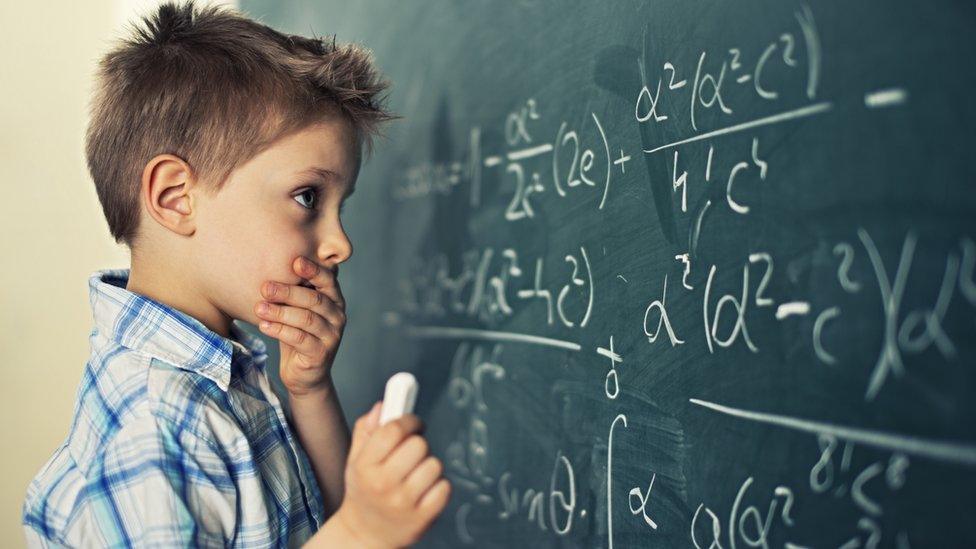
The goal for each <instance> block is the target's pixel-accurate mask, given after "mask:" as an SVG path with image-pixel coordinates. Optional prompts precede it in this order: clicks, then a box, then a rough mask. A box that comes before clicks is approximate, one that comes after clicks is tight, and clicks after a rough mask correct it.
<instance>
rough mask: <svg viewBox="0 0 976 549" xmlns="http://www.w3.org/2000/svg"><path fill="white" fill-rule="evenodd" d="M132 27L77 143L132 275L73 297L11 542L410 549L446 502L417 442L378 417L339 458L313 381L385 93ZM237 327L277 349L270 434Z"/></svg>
mask: <svg viewBox="0 0 976 549" xmlns="http://www.w3.org/2000/svg"><path fill="white" fill-rule="evenodd" d="M143 22H144V23H145V25H144V26H143V27H142V28H137V29H136V32H135V35H134V36H133V37H131V38H130V39H128V40H126V41H124V42H123V43H122V44H120V45H119V46H118V47H117V48H116V49H114V50H113V51H111V52H109V53H108V54H107V55H106V56H105V58H104V59H103V60H102V61H101V64H100V71H99V75H98V86H97V90H96V95H95V97H94V100H93V102H92V105H91V120H90V126H89V129H88V133H87V140H86V154H87V160H88V167H89V170H90V171H91V175H92V178H93V180H94V182H95V185H96V188H97V192H98V197H99V200H100V201H101V204H102V208H103V210H104V213H105V216H106V218H107V220H108V224H109V227H110V230H111V233H112V236H113V237H114V238H115V240H116V242H122V243H124V244H125V245H127V246H128V247H129V249H130V251H131V255H132V264H131V269H115V270H102V271H97V272H95V273H94V274H93V275H92V276H91V278H90V280H89V286H90V298H91V304H92V312H93V317H94V322H95V327H94V329H93V330H92V332H91V334H90V342H91V357H90V359H89V361H88V363H87V365H86V368H85V370H84V373H83V375H82V380H81V384H80V386H79V388H78V393H77V404H76V406H75V411H74V419H73V422H72V425H71V429H70V431H69V433H68V436H67V438H66V440H65V441H64V442H63V444H61V446H60V447H58V448H57V450H56V451H55V452H54V454H53V455H52V456H51V458H50V459H49V460H48V461H47V462H46V463H45V464H44V465H43V467H42V468H41V470H40V471H39V473H38V474H37V476H36V477H35V478H34V479H33V481H32V482H31V484H30V486H29V488H28V490H27V498H26V501H25V503H24V508H23V522H24V525H25V530H26V534H27V538H28V542H29V544H30V545H31V546H52V545H57V546H62V545H67V546H99V547H106V546H111V547H116V546H130V545H136V546H148V545H152V546H165V547H170V546H187V545H193V546H205V547H225V546H234V547H238V546H242V547H243V546H248V547H269V546H288V547H294V546H298V545H301V544H303V543H305V542H306V541H307V540H309V538H311V543H309V545H313V544H314V545H315V546H322V547H400V546H405V545H409V544H412V543H414V542H416V541H418V540H419V539H420V537H421V536H422V534H423V533H424V532H425V531H426V529H427V528H429V526H430V524H431V523H432V522H433V520H434V519H435V518H436V517H437V516H438V514H439V513H440V512H441V511H442V510H443V508H444V507H445V505H446V504H447V500H448V498H449V496H450V491H451V487H450V484H449V483H448V481H447V480H446V479H445V478H443V477H442V472H443V467H442V464H441V462H440V461H439V460H438V459H437V458H435V457H433V456H430V455H428V446H427V443H426V441H425V439H424V438H423V437H422V436H421V435H420V433H421V432H422V428H423V426H422V423H421V422H420V420H419V419H418V418H417V417H416V416H414V415H407V416H404V417H402V418H401V419H399V420H396V421H393V422H391V423H388V424H386V425H384V426H382V427H379V426H378V416H379V413H378V412H379V403H377V405H376V406H374V407H373V409H372V410H371V411H370V412H369V413H368V414H366V415H364V416H363V417H361V418H359V420H357V421H356V425H355V427H354V429H353V432H352V435H351V441H350V434H349V430H348V428H347V427H346V422H345V417H344V415H343V412H342V408H341V407H340V404H339V400H338V397H337V395H336V394H335V387H334V385H333V383H332V376H331V372H330V369H331V366H332V361H333V358H334V357H335V354H336V351H337V349H338V346H339V342H340V340H341V337H342V331H343V328H344V326H345V302H344V300H343V297H342V292H341V291H340V289H339V284H338V280H337V275H338V266H339V264H340V263H342V262H344V261H346V260H347V259H349V256H350V255H351V254H352V246H351V244H350V242H349V240H348V238H347V237H346V234H345V233H344V232H343V229H342V226H341V222H340V217H339V212H340V209H341V206H342V203H343V201H344V200H345V199H346V198H348V196H349V195H350V194H352V191H353V187H354V184H355V181H356V177H357V175H358V171H359V166H360V159H361V150H362V147H363V145H365V146H366V148H367V150H368V149H369V147H370V145H371V139H372V137H373V134H374V133H375V132H376V130H377V128H378V125H379V123H381V122H385V121H387V120H389V119H391V118H393V116H392V115H391V114H390V113H388V112H387V111H386V110H385V109H384V107H383V106H382V104H381V103H382V100H381V98H380V93H381V92H383V91H384V90H385V89H386V87H387V84H386V82H384V81H381V80H380V78H379V76H378V74H377V71H376V69H375V68H374V66H373V64H372V61H371V59H370V56H369V53H368V52H366V51H365V50H362V49H360V48H357V47H355V46H352V45H339V46H337V45H336V44H335V41H334V40H332V41H322V40H320V39H308V38H303V37H300V36H290V35H285V34H281V33H279V32H277V31H275V30H273V29H271V28H269V27H267V26H265V25H262V24H259V23H257V22H255V21H252V20H249V19H247V18H245V17H243V16H242V15H240V14H238V13H236V12H233V11H230V10H228V9H227V8H220V7H215V6H211V7H205V8H201V9H197V8H196V7H195V6H194V5H193V4H192V2H190V3H186V4H183V5H175V4H172V3H169V4H163V5H162V6H160V7H159V8H158V10H157V11H155V12H154V13H153V14H152V15H151V16H149V17H148V18H147V19H146V20H145V21H143ZM262 305H267V306H268V310H267V312H263V310H262V308H261V306H262ZM235 320H241V321H246V322H251V323H254V324H258V325H260V326H261V328H260V329H261V330H262V331H263V333H265V334H267V335H268V336H269V337H271V338H274V339H276V340H278V343H279V345H280V349H281V364H280V374H281V380H282V382H283V384H284V386H285V387H286V388H287V390H288V393H289V395H288V397H289V401H290V403H291V417H288V418H286V416H285V414H284V412H283V409H282V407H281V403H280V402H279V400H278V398H277V396H276V395H275V394H274V392H272V390H271V387H270V385H269V382H268V378H267V376H266V370H265V358H266V353H265V346H264V343H263V342H262V340H261V339H260V338H257V337H254V336H252V335H250V334H248V333H247V332H245V331H244V330H242V329H241V328H240V327H239V326H238V325H237V324H235ZM265 323H266V324H265ZM313 533H314V534H315V535H314V536H313Z"/></svg>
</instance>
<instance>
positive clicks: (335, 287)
mask: <svg viewBox="0 0 976 549" xmlns="http://www.w3.org/2000/svg"><path fill="white" fill-rule="evenodd" d="M292 268H293V269H294V270H295V272H296V273H298V276H300V277H302V278H304V279H306V280H308V281H309V282H310V283H311V284H312V285H313V286H315V288H316V289H318V290H319V291H320V292H322V293H324V294H325V295H327V296H329V299H331V300H332V301H333V302H335V304H336V305H338V306H339V308H342V309H344V308H345V306H346V302H345V300H344V299H343V298H342V292H341V291H340V290H339V280H338V278H337V276H336V275H337V272H338V268H336V270H331V269H326V268H324V267H322V266H321V265H319V264H318V263H315V262H314V261H309V260H308V259H307V258H305V257H301V256H299V257H297V258H296V259H295V261H294V264H293V265H292Z"/></svg>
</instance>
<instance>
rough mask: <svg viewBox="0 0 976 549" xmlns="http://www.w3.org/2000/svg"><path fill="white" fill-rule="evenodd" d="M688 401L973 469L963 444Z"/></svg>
mask: <svg viewBox="0 0 976 549" xmlns="http://www.w3.org/2000/svg"><path fill="white" fill-rule="evenodd" d="M688 401H689V402H691V403H692V404H697V405H698V406H703V407H705V408H709V409H711V410H715V411H716V412H721V413H723V414H726V415H729V416H733V417H738V418H742V419H747V420H750V421H756V422H759V423H766V424H769V425H777V426H780V427H786V428H788V429H794V430H796V431H804V432H807V433H816V434H821V433H822V434H828V435H835V436H837V437H838V438H842V439H844V440H850V441H853V442H859V443H861V444H864V445H866V446H874V447H876V448H885V449H887V450H895V451H898V452H904V453H906V454H912V455H915V456H921V457H927V458H932V459H936V460H941V461H949V462H953V463H959V464H962V465H968V466H970V467H972V466H976V446H974V445H972V444H967V443H964V442H946V441H940V440H932V439H925V438H921V437H915V436H911V435H900V434H893V433H886V432H883V431H873V430H869V429H861V428H857V427H844V426H841V425H833V424H830V423H823V422H819V421H810V420H806V419H799V418H793V417H788V416H782V415H776V414H767V413H763V412H751V411H749V410H742V409H739V408H732V407H730V406H723V405H721V404H715V403H714V402H707V401H704V400H699V399H697V398H690V399H688Z"/></svg>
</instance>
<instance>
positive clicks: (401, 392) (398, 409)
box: [380, 372, 418, 425]
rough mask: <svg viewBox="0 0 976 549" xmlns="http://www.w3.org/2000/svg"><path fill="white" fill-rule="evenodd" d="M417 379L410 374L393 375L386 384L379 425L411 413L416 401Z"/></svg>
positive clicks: (399, 373)
mask: <svg viewBox="0 0 976 549" xmlns="http://www.w3.org/2000/svg"><path fill="white" fill-rule="evenodd" d="M417 389H418V386H417V378H415V377H413V374H411V373H410V372H398V373H396V374H393V376H391V377H390V379H389V380H388V381H387V382H386V391H385V392H384V394H383V409H382V410H381V411H380V425H383V424H386V423H388V422H390V421H393V420H394V419H396V418H398V417H400V416H402V415H403V414H411V413H413V405H414V403H415V402H416V401H417Z"/></svg>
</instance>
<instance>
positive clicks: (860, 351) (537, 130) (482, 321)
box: [242, 0, 976, 549]
mask: <svg viewBox="0 0 976 549" xmlns="http://www.w3.org/2000/svg"><path fill="white" fill-rule="evenodd" d="M242 7H243V9H244V10H245V11H246V12H248V13H249V14H250V15H251V16H253V17H257V18H260V19H261V20H263V21H264V22H266V23H268V24H271V25H273V26H275V27H277V28H280V29H282V30H286V31H289V32H293V33H301V34H310V33H312V32H314V33H315V34H316V35H319V36H321V35H325V34H333V33H335V34H337V38H338V40H339V41H356V42H361V43H363V44H365V45H366V46H368V47H370V48H371V49H372V50H373V51H374V53H375V55H376V59H377V61H378V62H379V64H380V65H381V67H382V68H383V70H384V71H385V72H386V74H387V75H388V76H389V77H390V79H391V80H392V82H393V84H394V87H393V90H392V95H391V106H392V107H393V109H394V110H395V111H397V112H399V113H400V114H401V115H403V116H404V119H403V120H400V121H398V122H396V123H395V124H394V125H393V126H391V127H390V131H389V138H388V139H387V140H386V141H383V142H381V143H380V144H379V148H378V150H377V153H376V154H375V155H374V157H373V158H372V159H371V160H370V162H369V163H368V164H367V165H366V166H365V167H364V169H363V171H362V173H361V175H360V179H359V182H358V185H357V191H356V195H355V197H354V198H353V199H352V200H351V201H350V202H349V205H348V207H347V209H346V210H345V212H346V213H345V214H344V217H345V223H346V226H347V228H348V230H349V233H350V236H351V238H352V240H353V243H354V247H355V250H356V251H355V254H354V256H353V258H352V260H351V261H350V263H349V264H348V267H347V268H345V269H343V272H342V277H341V279H340V280H341V283H342V286H343V289H344V292H345V295H346V297H347V299H348V303H349V324H348V327H347V329H346V336H345V338H344V341H343V346H342V348H341V350H340V353H339V357H338V362H337V365H336V376H337V383H338V385H339V388H340V391H341V394H342V395H343V398H344V400H343V403H344V406H345V407H346V410H347V412H348V413H349V415H350V416H351V418H354V417H357V416H358V415H359V414H361V413H363V412H365V411H366V410H367V409H368V408H369V406H370V405H371V404H372V403H373V402H374V401H375V400H377V399H378V398H380V395H381V393H382V387H383V383H384V381H385V380H386V378H387V377H388V376H389V375H391V374H392V373H394V372H396V371H399V370H409V371H412V372H414V373H415V374H416V376H417V377H418V379H419V381H420V383H421V391H420V397H419V402H418V408H417V413H418V414H419V415H420V416H421V417H422V418H423V419H424V420H425V422H426V424H427V434H428V436H429V440H430V441H431V444H432V449H433V452H434V453H435V454H436V455H438V456H440V457H442V458H443V459H444V461H445V464H446V474H447V476H448V477H449V478H450V479H451V480H452V482H453V485H454V495H453V497H452V500H451V503H450V505H449V507H448V508H447V510H446V511H445V513H444V514H443V515H442V516H441V518H440V519H439V520H438V521H437V523H436V524H435V525H434V527H433V528H432V529H431V530H430V532H429V535H428V537H427V538H425V540H424V541H423V542H422V543H421V544H420V545H421V546H423V547H464V546H477V547H608V548H609V547H695V546H697V547H700V548H705V547H712V548H717V547H722V548H726V549H733V548H743V547H816V548H822V547H845V548H855V547H862V548H863V547H898V548H908V547H964V546H968V547H972V546H976V530H974V528H973V525H972V524H971V521H972V520H973V517H974V516H976V398H974V397H976V273H974V266H976V189H974V185H976V169H974V162H973V160H974V154H973V152H972V151H973V149H974V145H976V140H974V137H976V102H974V100H973V98H972V97H971V94H972V93H973V91H974V90H976V78H974V74H976V70H974V67H976V64H974V62H973V57H974V54H976V32H974V30H976V9H974V8H973V6H972V5H971V4H969V3H964V2H950V1H932V2H908V1H905V0H888V1H884V2H882V1H861V2H840V1H830V2H812V1H811V2H809V3H803V2H796V1H782V0H765V1H764V0H746V1H740V2H700V1H690V0H662V1H653V2H638V1H627V2H578V1H558V2H557V1H532V0H523V1H510V2H500V1H499V2H486V1H467V2H460V1H446V0H445V1H436V2H372V1H369V2H325V1H323V2H306V3H302V4H301V5H300V4H298V3H294V2H285V3H279V2H270V1H264V2H254V1H245V2H243V5H242Z"/></svg>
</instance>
